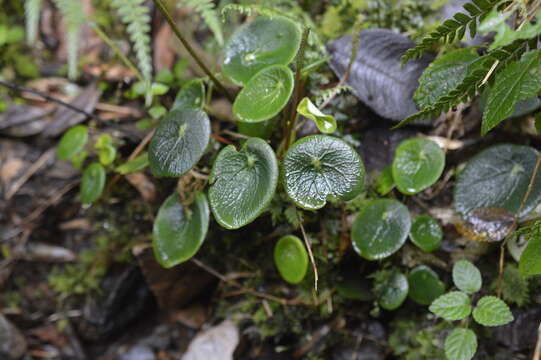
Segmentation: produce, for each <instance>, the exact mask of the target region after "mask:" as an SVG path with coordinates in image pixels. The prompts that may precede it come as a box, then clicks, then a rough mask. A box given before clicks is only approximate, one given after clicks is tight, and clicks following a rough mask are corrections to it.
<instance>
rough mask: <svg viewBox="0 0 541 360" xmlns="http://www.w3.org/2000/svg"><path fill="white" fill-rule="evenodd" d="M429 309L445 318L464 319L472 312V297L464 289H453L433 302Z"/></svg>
mask: <svg viewBox="0 0 541 360" xmlns="http://www.w3.org/2000/svg"><path fill="white" fill-rule="evenodd" d="M429 310H430V311H431V312H433V313H434V314H436V316H439V317H442V318H444V319H445V320H462V319H464V318H466V317H467V316H468V315H470V314H471V310H472V306H471V303H470V298H469V297H468V295H467V294H465V293H463V292H462V291H451V292H449V293H447V294H444V295H441V296H440V297H438V298H437V299H436V300H434V301H433V302H432V304H431V305H430V307H429Z"/></svg>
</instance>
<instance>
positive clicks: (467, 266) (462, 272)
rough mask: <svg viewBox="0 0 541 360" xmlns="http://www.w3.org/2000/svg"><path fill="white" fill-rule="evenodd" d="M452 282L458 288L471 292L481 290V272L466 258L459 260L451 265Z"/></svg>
mask: <svg viewBox="0 0 541 360" xmlns="http://www.w3.org/2000/svg"><path fill="white" fill-rule="evenodd" d="M453 282H454V283H455V285H456V287H457V288H459V289H460V290H462V291H464V292H466V293H468V294H473V293H475V292H478V291H479V290H481V286H482V285H483V280H482V278H481V272H480V271H479V269H478V268H477V267H476V266H475V265H473V264H472V263H471V262H469V261H468V260H459V261H457V262H456V263H455V265H454V266H453Z"/></svg>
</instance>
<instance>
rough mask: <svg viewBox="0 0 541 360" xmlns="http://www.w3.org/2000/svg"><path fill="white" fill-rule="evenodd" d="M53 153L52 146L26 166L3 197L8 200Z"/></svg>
mask: <svg viewBox="0 0 541 360" xmlns="http://www.w3.org/2000/svg"><path fill="white" fill-rule="evenodd" d="M53 153H54V148H51V149H49V150H47V151H45V152H44V153H43V154H41V156H40V157H39V159H38V160H37V161H36V162H34V163H33V164H32V166H30V168H28V170H27V171H26V172H25V173H24V174H23V176H21V177H20V178H19V179H18V180H17V181H16V182H15V183H13V185H11V187H10V188H9V190H8V191H6V195H5V196H4V198H5V199H6V200H9V199H11V198H12V197H13V195H15V194H16V193H17V191H19V189H20V188H21V187H22V186H23V185H24V184H25V183H26V182H27V181H28V180H29V179H30V178H31V177H32V175H34V174H35V173H36V172H37V171H38V170H39V169H41V168H42V167H43V166H44V165H45V163H47V161H49V159H50V158H51V156H52V155H53Z"/></svg>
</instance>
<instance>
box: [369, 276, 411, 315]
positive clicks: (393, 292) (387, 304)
mask: <svg viewBox="0 0 541 360" xmlns="http://www.w3.org/2000/svg"><path fill="white" fill-rule="evenodd" d="M378 274H380V275H377V276H376V281H375V283H376V284H375V287H374V293H375V295H376V298H377V300H378V303H379V305H380V306H381V307H382V308H384V309H385V310H395V309H397V308H398V307H400V305H402V303H403V302H404V300H406V297H407V296H408V290H409V285H408V279H407V278H406V275H404V274H403V273H402V272H400V271H397V270H383V271H380V272H379V273H378Z"/></svg>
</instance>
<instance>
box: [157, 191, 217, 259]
mask: <svg viewBox="0 0 541 360" xmlns="http://www.w3.org/2000/svg"><path fill="white" fill-rule="evenodd" d="M208 226H209V208H208V203H207V198H206V197H205V195H204V194H203V193H197V194H196V195H195V202H194V203H193V204H192V206H191V207H190V209H189V210H184V208H183V206H182V204H181V203H180V199H179V197H178V194H177V193H174V194H172V195H170V196H169V197H168V198H167V199H166V200H165V201H164V202H163V204H162V206H160V210H158V215H157V216H156V220H155V221H154V229H153V231H152V234H153V242H152V245H153V248H154V255H155V256H156V260H158V262H159V263H160V264H161V265H162V266H163V267H166V268H170V267H172V266H175V265H177V264H180V263H182V262H184V261H186V260H188V259H190V258H191V257H192V256H194V255H195V253H196V252H197V251H198V250H199V248H200V247H201V244H203V241H204V240H205V237H206V235H207V230H208Z"/></svg>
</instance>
